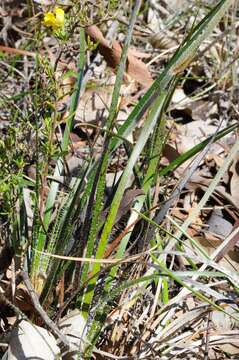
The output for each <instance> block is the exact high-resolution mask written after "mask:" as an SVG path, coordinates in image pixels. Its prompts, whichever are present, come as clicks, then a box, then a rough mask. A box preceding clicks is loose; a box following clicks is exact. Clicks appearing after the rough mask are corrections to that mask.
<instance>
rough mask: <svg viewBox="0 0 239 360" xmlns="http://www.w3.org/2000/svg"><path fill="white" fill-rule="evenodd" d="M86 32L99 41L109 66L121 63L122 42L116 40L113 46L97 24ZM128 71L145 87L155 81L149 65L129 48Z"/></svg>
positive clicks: (100, 50)
mask: <svg viewBox="0 0 239 360" xmlns="http://www.w3.org/2000/svg"><path fill="white" fill-rule="evenodd" d="M86 33H87V35H89V36H90V38H91V40H92V41H94V42H97V43H98V49H99V52H100V54H101V55H102V56H103V57H104V59H105V61H106V62H107V64H108V66H110V67H111V68H112V69H113V70H115V69H116V68H117V66H118V65H119V63H120V58H121V53H122V47H121V45H120V43H119V42H118V41H116V40H114V41H113V42H112V46H110V44H109V43H108V41H107V40H106V39H105V38H104V36H103V34H102V32H101V31H100V29H99V28H98V27H97V26H96V25H92V26H89V27H88V28H87V29H86ZM126 73H127V75H129V76H130V77H132V78H133V79H134V80H136V81H137V82H138V83H139V84H141V85H143V86H144V87H149V86H150V85H151V84H152V82H153V79H152V77H151V75H150V72H149V70H148V68H147V66H146V65H145V64H144V63H143V62H142V61H141V60H139V59H137V58H136V57H135V51H134V50H130V49H129V51H128V58H127V65H126Z"/></svg>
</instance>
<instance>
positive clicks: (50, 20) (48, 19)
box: [43, 12, 56, 27]
mask: <svg viewBox="0 0 239 360" xmlns="http://www.w3.org/2000/svg"><path fill="white" fill-rule="evenodd" d="M43 24H44V25H45V26H47V27H51V26H52V27H55V26H56V17H55V15H54V14H52V13H50V12H48V13H46V14H45V15H44V20H43Z"/></svg>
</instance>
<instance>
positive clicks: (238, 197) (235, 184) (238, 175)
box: [230, 157, 239, 208]
mask: <svg viewBox="0 0 239 360" xmlns="http://www.w3.org/2000/svg"><path fill="white" fill-rule="evenodd" d="M230 171H231V173H232V177H231V181H230V191H231V195H232V197H233V201H234V202H235V204H236V205H237V207H238V208H239V191H238V189H239V157H238V158H236V159H235V160H234V161H233V164H232V166H231V169H230Z"/></svg>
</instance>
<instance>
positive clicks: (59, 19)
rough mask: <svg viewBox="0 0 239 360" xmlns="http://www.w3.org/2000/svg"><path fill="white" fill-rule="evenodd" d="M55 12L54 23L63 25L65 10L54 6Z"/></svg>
mask: <svg viewBox="0 0 239 360" xmlns="http://www.w3.org/2000/svg"><path fill="white" fill-rule="evenodd" d="M55 14H56V25H57V26H59V27H63V26H64V23H65V12H64V10H62V9H60V8H55Z"/></svg>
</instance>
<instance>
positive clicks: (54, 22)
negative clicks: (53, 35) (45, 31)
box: [43, 8, 65, 30]
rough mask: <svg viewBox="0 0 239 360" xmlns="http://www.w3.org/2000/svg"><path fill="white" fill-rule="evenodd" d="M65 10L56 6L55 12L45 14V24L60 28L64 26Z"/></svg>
mask: <svg viewBox="0 0 239 360" xmlns="http://www.w3.org/2000/svg"><path fill="white" fill-rule="evenodd" d="M64 24H65V12H64V10H62V9H60V8H55V9H54V13H51V12H48V13H46V14H45V15H44V20H43V25H45V26H46V27H51V28H52V29H53V30H59V29H61V28H63V27H64Z"/></svg>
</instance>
